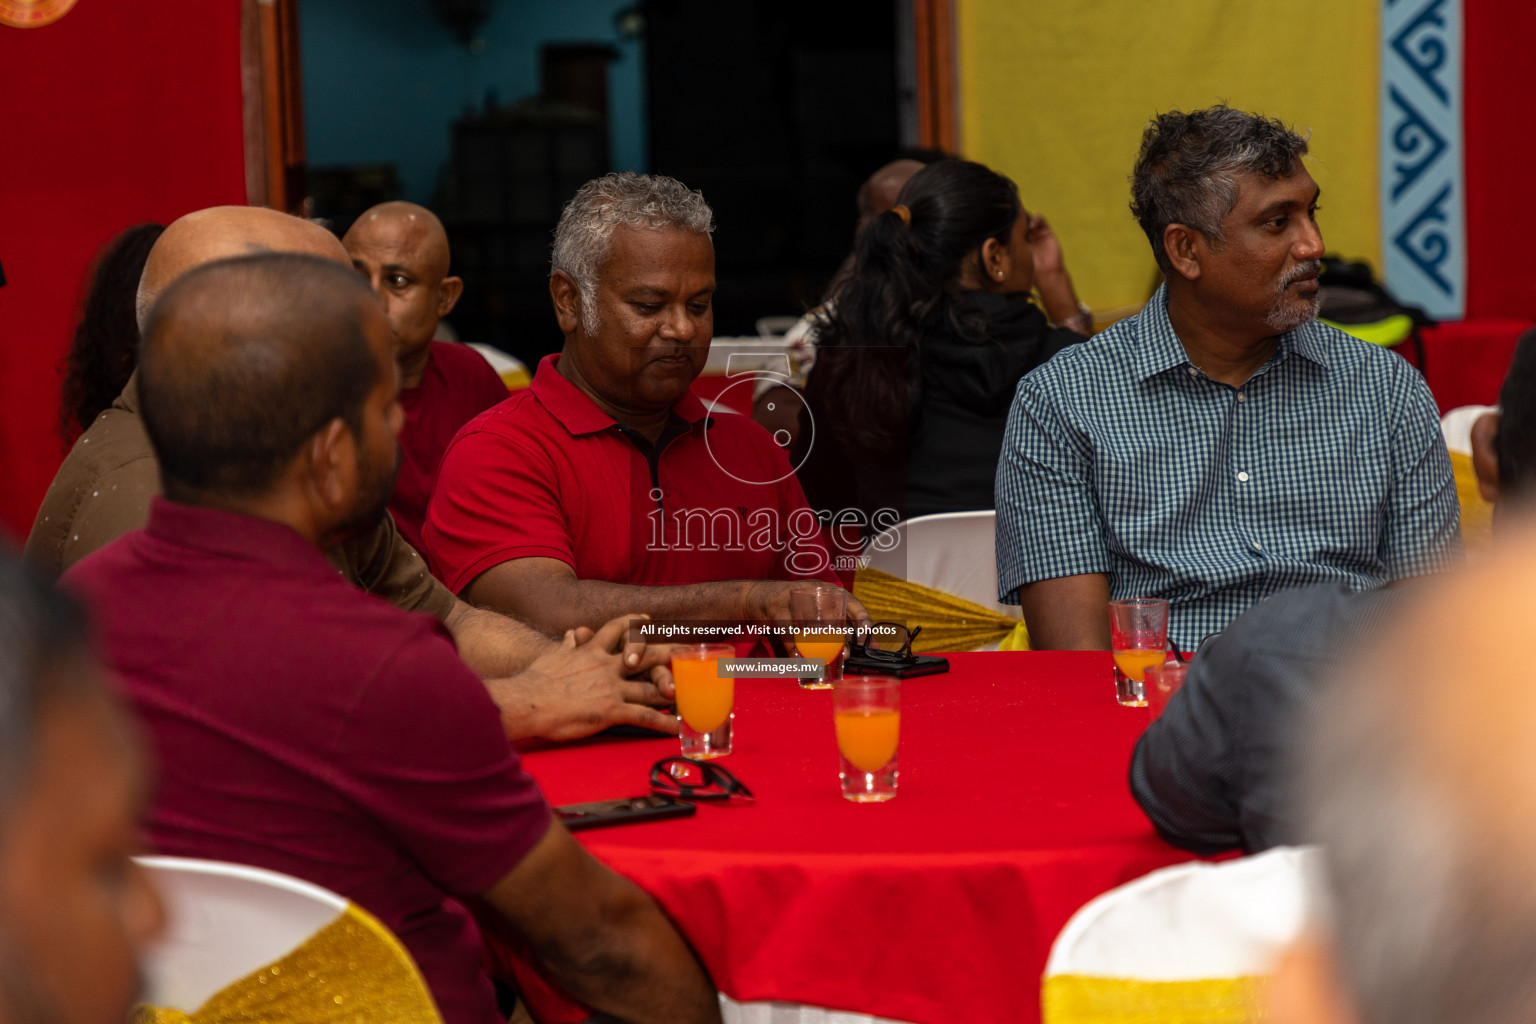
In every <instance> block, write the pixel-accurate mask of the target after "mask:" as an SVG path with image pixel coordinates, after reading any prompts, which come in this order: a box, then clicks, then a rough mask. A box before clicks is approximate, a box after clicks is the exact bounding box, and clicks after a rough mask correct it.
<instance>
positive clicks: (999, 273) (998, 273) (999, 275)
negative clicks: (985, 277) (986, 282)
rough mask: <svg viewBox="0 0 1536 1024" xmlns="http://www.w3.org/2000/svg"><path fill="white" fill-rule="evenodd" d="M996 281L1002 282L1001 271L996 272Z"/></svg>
mask: <svg viewBox="0 0 1536 1024" xmlns="http://www.w3.org/2000/svg"><path fill="white" fill-rule="evenodd" d="M997 279H998V280H999V281H1001V280H1002V279H1003V272H1002V271H1001V270H999V271H998V272H997Z"/></svg>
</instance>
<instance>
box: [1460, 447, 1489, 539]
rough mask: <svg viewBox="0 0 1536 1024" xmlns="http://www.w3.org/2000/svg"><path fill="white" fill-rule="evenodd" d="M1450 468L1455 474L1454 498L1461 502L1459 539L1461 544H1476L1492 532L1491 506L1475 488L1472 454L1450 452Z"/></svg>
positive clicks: (1475, 475)
mask: <svg viewBox="0 0 1536 1024" xmlns="http://www.w3.org/2000/svg"><path fill="white" fill-rule="evenodd" d="M1451 470H1452V472H1454V473H1455V475H1456V500H1457V501H1459V502H1461V540H1462V543H1463V544H1468V545H1472V546H1476V545H1478V544H1481V543H1483V542H1484V541H1486V540H1487V539H1488V537H1489V536H1490V535H1491V534H1492V532H1493V506H1492V505H1490V504H1489V503H1488V502H1486V501H1484V500H1483V494H1482V492H1481V491H1479V490H1478V489H1477V473H1476V472H1475V471H1474V470H1473V469H1472V456H1470V455H1468V454H1467V453H1466V452H1451Z"/></svg>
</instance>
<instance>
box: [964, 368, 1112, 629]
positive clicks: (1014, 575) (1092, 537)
mask: <svg viewBox="0 0 1536 1024" xmlns="http://www.w3.org/2000/svg"><path fill="white" fill-rule="evenodd" d="M1089 457H1090V449H1089V446H1088V439H1087V438H1086V437H1084V436H1082V435H1081V434H1080V433H1078V432H1076V431H1075V430H1074V429H1073V428H1072V427H1071V426H1070V425H1069V424H1068V423H1067V422H1066V420H1065V419H1064V418H1063V417H1062V415H1061V413H1060V409H1059V406H1058V403H1056V402H1054V401H1052V400H1051V399H1050V398H1048V397H1047V395H1046V394H1045V391H1044V388H1043V387H1042V385H1040V384H1039V383H1037V382H1035V381H1032V380H1031V379H1030V378H1028V377H1026V378H1025V379H1024V380H1022V381H1020V382H1019V387H1018V391H1017V392H1016V393H1015V395H1014V401H1013V408H1012V409H1011V410H1010V411H1009V413H1008V427H1007V430H1006V431H1005V432H1004V435H1003V450H1002V454H1001V455H1000V456H999V457H998V463H997V482H996V484H995V490H994V493H993V498H994V499H995V501H996V502H997V543H996V545H995V546H996V550H997V589H998V600H999V601H1002V602H1004V603H1007V604H1017V603H1018V601H1019V589H1018V588H1019V587H1021V586H1023V585H1024V584H1027V583H1034V582H1036V581H1037V580H1046V579H1055V578H1056V577H1058V576H1076V575H1079V574H1081V573H1107V572H1109V570H1110V562H1109V555H1108V553H1107V552H1106V551H1105V548H1104V525H1103V521H1102V518H1101V516H1100V514H1099V496H1098V495H1097V494H1096V493H1095V492H1094V489H1093V482H1092V479H1091V476H1090V464H1089ZM1108 498H1109V500H1113V496H1112V495H1110V496H1108Z"/></svg>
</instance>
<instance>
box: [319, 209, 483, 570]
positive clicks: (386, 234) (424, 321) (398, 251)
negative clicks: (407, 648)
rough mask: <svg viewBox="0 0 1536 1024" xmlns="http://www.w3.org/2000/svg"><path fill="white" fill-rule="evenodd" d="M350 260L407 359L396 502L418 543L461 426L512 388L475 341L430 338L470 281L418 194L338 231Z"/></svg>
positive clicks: (398, 355)
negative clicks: (455, 271) (454, 263)
mask: <svg viewBox="0 0 1536 1024" xmlns="http://www.w3.org/2000/svg"><path fill="white" fill-rule="evenodd" d="M341 243H342V245H344V246H346V248H347V255H348V256H350V257H351V258H352V265H353V266H354V267H356V268H357V269H358V271H359V272H361V273H362V275H363V276H364V277H366V278H367V279H368V283H369V284H370V285H372V286H373V290H374V293H375V294H377V295H378V297H379V298H380V299H382V300H383V301H384V312H385V314H386V315H387V316H388V317H389V326H390V327H391V328H393V329H394V332H395V362H396V363H398V364H399V365H400V407H401V408H402V409H404V410H405V426H404V427H402V428H401V430H400V473H399V475H398V476H396V477H395V492H394V494H393V495H392V496H391V497H390V499H389V511H390V512H391V513H392V514H393V515H394V517H395V525H396V526H397V527H399V528H400V533H401V534H402V535H403V536H404V537H405V539H406V540H408V541H410V542H411V546H412V547H415V548H417V549H420V547H421V523H422V520H423V519H425V518H426V515H427V500H428V499H429V498H431V497H432V488H433V486H434V485H435V484H436V483H437V470H438V467H439V466H440V465H441V464H442V461H443V452H445V451H447V449H448V442H449V441H452V440H453V435H454V434H457V433H458V432H459V428H460V427H462V426H463V425H464V424H466V423H468V422H469V421H470V420H472V419H474V418H475V417H476V416H478V415H480V414H481V413H482V412H484V411H485V410H487V409H489V408H490V407H491V406H493V405H495V404H497V403H498V402H500V401H502V400H503V399H505V398H506V397H507V387H506V385H505V384H503V383H502V382H501V378H500V377H498V376H497V375H496V371H495V370H493V369H491V364H489V363H487V362H486V361H485V359H484V357H482V356H481V355H480V353H478V352H476V351H475V350H474V349H472V348H470V347H469V346H468V345H456V344H451V343H448V342H442V341H433V340H432V336H433V335H434V334H436V333H437V322H438V320H439V319H440V318H442V317H445V316H447V315H448V314H449V313H450V312H451V311H452V310H453V307H454V304H455V303H457V302H458V301H459V295H460V293H461V292H463V290H464V282H463V281H462V280H460V279H459V278H457V277H454V276H452V275H450V274H449V273H448V266H449V259H448V235H447V233H446V232H444V231H443V225H442V222H441V221H439V220H438V219H437V217H436V216H435V215H434V214H433V213H432V211H431V210H428V209H426V208H424V207H421V206H417V205H416V204H415V203H401V202H391V203H380V204H379V205H378V206H375V207H373V208H372V209H370V210H368V211H367V212H366V213H364V214H363V215H362V216H361V217H359V218H358V219H357V223H355V224H353V225H352V227H351V229H350V230H348V231H347V234H346V237H344V238H343V239H342V240H341Z"/></svg>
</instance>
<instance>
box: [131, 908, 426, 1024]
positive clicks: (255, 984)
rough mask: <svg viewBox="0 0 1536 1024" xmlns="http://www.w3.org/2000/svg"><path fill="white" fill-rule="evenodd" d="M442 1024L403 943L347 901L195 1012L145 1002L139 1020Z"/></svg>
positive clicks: (164, 1023)
mask: <svg viewBox="0 0 1536 1024" xmlns="http://www.w3.org/2000/svg"><path fill="white" fill-rule="evenodd" d="M237 1021H238V1022H241V1024H251V1022H262V1024H365V1022H377V1024H442V1017H440V1016H439V1015H438V1012H437V1005H436V1004H435V1003H433V1002H432V996H431V994H430V993H429V992H428V991H427V985H426V982H424V981H423V980H422V978H421V973H420V972H419V971H417V969H416V964H415V962H414V961H412V960H411V956H410V954H409V953H407V952H406V951H405V947H403V946H401V945H400V941H399V940H398V939H396V938H395V936H394V935H393V934H392V933H391V932H390V931H389V929H387V928H385V927H384V926H383V925H382V924H380V923H379V922H378V921H377V920H376V919H375V918H374V917H373V915H372V914H369V913H368V912H367V911H365V910H362V909H361V908H359V907H355V906H353V905H351V904H348V905H347V909H346V910H345V911H344V912H343V913H342V914H341V916H340V917H338V918H337V919H336V920H335V921H332V922H331V923H330V924H328V925H326V926H325V927H324V928H322V929H320V930H319V931H318V932H316V933H315V934H314V935H312V936H310V937H309V938H308V939H306V940H305V941H304V943H303V944H302V945H300V946H299V947H298V948H296V949H295V950H293V952H291V953H289V954H288V955H287V956H285V957H283V958H282V959H281V960H278V961H277V962H276V963H272V964H269V965H267V966H266V967H263V968H262V969H261V970H259V971H256V972H255V973H253V974H248V975H246V976H245V977H243V978H240V979H239V980H237V981H234V982H231V983H230V984H228V985H226V986H225V987H224V988H222V989H220V990H219V991H218V992H215V993H214V994H213V995H212V996H210V997H209V999H208V1001H207V1002H206V1003H204V1004H203V1005H202V1006H200V1007H198V1008H197V1010H195V1011H194V1012H192V1013H190V1014H188V1013H185V1012H183V1011H181V1010H179V1009H170V1008H166V1007H158V1006H140V1007H138V1008H137V1009H136V1010H135V1011H134V1016H133V1024H235V1022H237Z"/></svg>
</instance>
